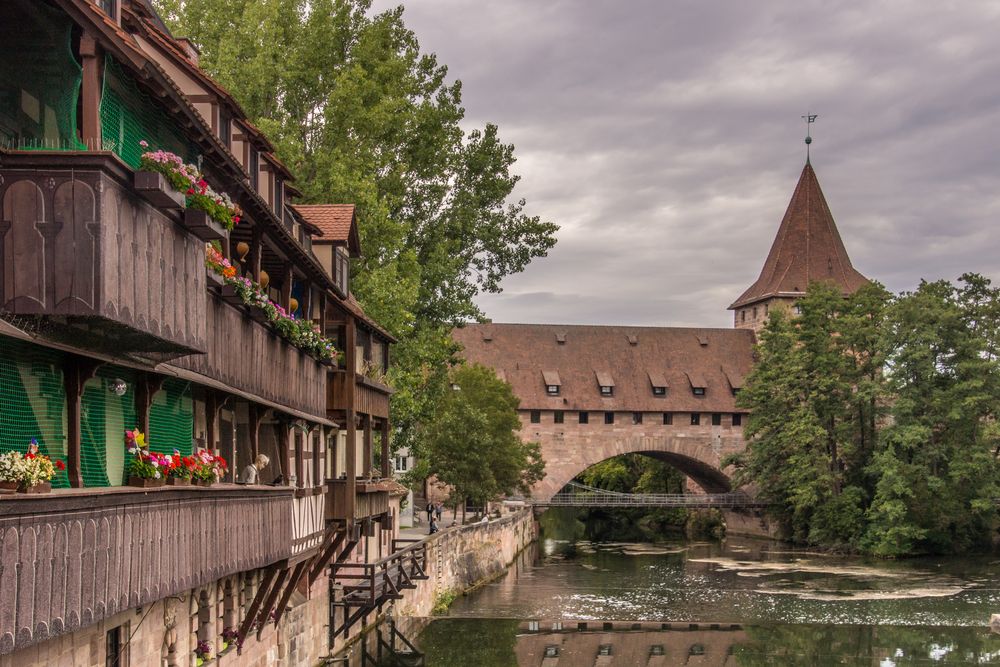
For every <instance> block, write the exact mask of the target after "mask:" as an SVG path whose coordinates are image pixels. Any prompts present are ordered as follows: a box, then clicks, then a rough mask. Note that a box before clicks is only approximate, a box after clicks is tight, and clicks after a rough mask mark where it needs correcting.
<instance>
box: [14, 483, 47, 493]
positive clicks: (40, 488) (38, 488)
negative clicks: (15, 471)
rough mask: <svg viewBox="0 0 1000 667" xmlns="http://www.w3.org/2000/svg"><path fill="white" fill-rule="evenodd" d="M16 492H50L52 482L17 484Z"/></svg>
mask: <svg viewBox="0 0 1000 667" xmlns="http://www.w3.org/2000/svg"><path fill="white" fill-rule="evenodd" d="M17 492H18V493H51V492H52V482H39V483H38V484H35V485H34V486H19V487H17Z"/></svg>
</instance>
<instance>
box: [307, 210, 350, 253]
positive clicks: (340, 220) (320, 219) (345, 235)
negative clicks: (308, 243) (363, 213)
mask: <svg viewBox="0 0 1000 667" xmlns="http://www.w3.org/2000/svg"><path fill="white" fill-rule="evenodd" d="M292 208H294V209H295V210H296V212H297V213H298V214H299V215H301V216H302V218H303V219H304V220H305V221H306V222H308V223H309V224H312V225H315V226H316V227H318V228H319V229H320V231H321V232H322V233H323V236H322V237H321V238H318V239H313V243H332V244H334V245H345V246H347V249H348V251H349V253H350V255H351V257H360V256H361V237H360V235H359V234H358V221H357V216H356V215H355V210H354V204H296V205H293V206H292Z"/></svg>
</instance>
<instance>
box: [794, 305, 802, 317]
mask: <svg viewBox="0 0 1000 667" xmlns="http://www.w3.org/2000/svg"><path fill="white" fill-rule="evenodd" d="M795 314H796V315H801V314H802V306H800V305H799V304H795Z"/></svg>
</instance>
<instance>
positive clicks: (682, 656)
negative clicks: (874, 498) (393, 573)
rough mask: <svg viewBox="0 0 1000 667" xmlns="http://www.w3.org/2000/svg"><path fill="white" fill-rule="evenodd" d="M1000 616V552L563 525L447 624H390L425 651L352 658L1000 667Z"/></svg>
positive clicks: (502, 663) (436, 666)
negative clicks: (623, 533) (992, 622)
mask: <svg viewBox="0 0 1000 667" xmlns="http://www.w3.org/2000/svg"><path fill="white" fill-rule="evenodd" d="M991 613H1000V556H996V555H994V556H974V557H961V558H955V557H950V558H948V557H942V558H927V559H916V560H907V561H899V562H884V561H866V560H864V559H860V558H844V557H836V556H830V555H826V554H822V553H810V552H807V551H801V550H794V549H791V548H789V547H788V545H785V544H781V543H776V542H762V541H756V540H747V539H735V538H730V539H726V540H724V541H722V542H690V541H684V540H681V539H677V540H665V541H662V542H657V543H648V542H601V541H593V540H588V539H579V538H577V539H572V538H571V539H565V536H563V535H559V534H558V531H556V534H551V533H550V534H549V535H544V534H543V536H542V538H541V540H540V541H539V543H538V544H537V545H535V546H534V547H533V548H531V549H528V550H527V551H525V552H524V553H523V554H522V555H521V557H520V558H519V559H518V561H517V562H516V563H515V564H514V565H513V566H512V567H511V569H510V570H509V571H508V572H507V573H506V574H505V575H504V576H503V577H501V578H500V579H498V580H497V581H495V582H493V583H491V584H489V585H486V586H484V587H482V588H480V589H479V590H477V591H475V592H474V593H472V594H470V595H468V596H465V597H461V598H459V599H458V600H456V601H455V603H454V604H453V605H452V606H451V608H450V609H449V612H448V615H447V616H446V617H441V618H435V619H426V620H423V621H419V620H418V621H414V622H413V623H411V624H408V627H406V628H404V627H403V626H402V625H401V626H399V627H397V628H396V632H395V633H393V632H392V631H391V629H389V630H387V629H386V628H384V627H383V628H381V629H380V630H379V632H381V633H383V635H385V636H386V637H389V638H390V639H393V640H394V643H397V642H395V640H396V639H399V642H398V643H399V645H402V642H403V640H404V639H405V640H407V641H409V642H410V643H411V644H412V649H413V650H410V649H407V651H409V652H410V653H411V654H412V655H411V656H410V657H409V658H406V657H405V655H404V659H402V660H400V659H398V658H397V659H395V660H397V661H396V662H393V660H394V659H393V658H390V657H389V653H391V651H383V655H382V659H381V661H378V660H374V661H370V662H369V661H357V662H352V663H350V664H357V665H361V664H371V665H376V664H382V665H393V664H401V665H402V664H406V665H409V664H425V665H429V666H433V667H459V666H462V667H464V666H478V665H483V666H490V667H494V666H495V667H507V666H514V665H517V666H521V667H523V666H525V665H531V666H536V665H542V666H544V667H555V666H556V665H648V666H650V667H651V666H653V665H804V666H805V665H875V666H878V667H894V666H896V665H924V664H927V665H939V664H947V665H952V664H977V665H986V664H996V665H1000V634H995V633H991V632H990V630H989V629H988V628H987V627H986V624H987V622H988V621H989V618H990V614H991ZM386 633H388V634H386ZM369 644H371V642H369ZM377 644H378V642H377V641H376V642H375V643H374V644H372V645H373V646H374V645H377ZM365 652H368V650H367V649H365V648H364V647H360V648H359V650H358V651H355V654H356V655H355V658H359V657H360V654H361V653H365ZM372 655H376V654H375V653H372ZM418 656H419V657H418ZM420 660H423V662H420Z"/></svg>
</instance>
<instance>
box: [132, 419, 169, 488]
mask: <svg viewBox="0 0 1000 667" xmlns="http://www.w3.org/2000/svg"><path fill="white" fill-rule="evenodd" d="M125 446H126V447H127V451H128V453H129V454H130V455H131V458H130V459H128V461H126V463H125V471H126V473H127V475H128V485H129V486H139V487H152V486H163V485H164V483H166V473H167V471H168V470H169V469H170V461H171V459H170V457H168V456H164V455H163V454H158V453H156V452H151V451H149V444H148V443H147V442H146V435H145V434H144V433H143V432H142V431H140V430H139V429H134V430H132V431H125Z"/></svg>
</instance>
